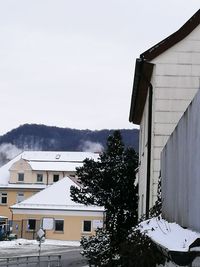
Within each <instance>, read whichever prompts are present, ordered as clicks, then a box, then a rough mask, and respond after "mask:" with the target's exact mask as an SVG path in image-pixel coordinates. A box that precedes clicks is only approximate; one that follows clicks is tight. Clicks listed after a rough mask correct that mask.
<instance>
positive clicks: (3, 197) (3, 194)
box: [0, 192, 8, 205]
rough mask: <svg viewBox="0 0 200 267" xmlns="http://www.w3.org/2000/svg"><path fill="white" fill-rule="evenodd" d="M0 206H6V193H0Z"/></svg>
mask: <svg viewBox="0 0 200 267" xmlns="http://www.w3.org/2000/svg"><path fill="white" fill-rule="evenodd" d="M0 197H1V198H0V201H1V202H0V204H3V205H5V204H7V197H8V196H7V193H4V192H1V193H0Z"/></svg>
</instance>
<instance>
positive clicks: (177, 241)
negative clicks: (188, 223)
mask: <svg viewBox="0 0 200 267" xmlns="http://www.w3.org/2000/svg"><path fill="white" fill-rule="evenodd" d="M139 229H140V231H141V232H142V233H145V234H146V235H147V236H148V237H150V238H151V239H152V240H153V241H154V242H155V243H157V244H159V245H160V246H161V247H163V248H165V249H168V250H169V251H179V252H187V251H189V246H190V245H191V244H192V243H193V242H194V241H195V240H196V239H197V238H200V233H197V232H193V231H192V230H189V229H184V228H182V227H181V226H180V225H178V224H176V223H169V222H167V221H166V220H164V219H162V218H161V217H160V216H159V217H155V218H152V219H150V220H146V221H144V222H141V223H140V224H139Z"/></svg>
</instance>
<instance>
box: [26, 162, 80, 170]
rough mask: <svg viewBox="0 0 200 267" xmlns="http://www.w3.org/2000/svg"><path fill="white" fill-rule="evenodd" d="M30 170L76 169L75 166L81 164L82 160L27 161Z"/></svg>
mask: <svg viewBox="0 0 200 267" xmlns="http://www.w3.org/2000/svg"><path fill="white" fill-rule="evenodd" d="M29 164H30V166H31V168H32V170H36V171H76V167H81V166H83V163H82V162H66V161H65V162H51V161H46V162H45V161H29Z"/></svg>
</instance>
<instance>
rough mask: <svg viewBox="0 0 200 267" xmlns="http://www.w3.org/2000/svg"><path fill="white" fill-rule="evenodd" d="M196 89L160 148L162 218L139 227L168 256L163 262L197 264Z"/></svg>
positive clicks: (199, 154)
mask: <svg viewBox="0 0 200 267" xmlns="http://www.w3.org/2000/svg"><path fill="white" fill-rule="evenodd" d="M199 114H200V90H198V92H197V94H196V95H195V97H194V99H193V100H192V102H191V103H190V105H189V106H188V108H187V109H186V111H185V112H184V114H183V116H182V117H181V119H180V120H179V122H178V124H177V126H176V127H175V129H174V131H173V132H172V134H171V135H170V137H169V139H168V141H167V143H166V145H165V147H164V148H163V150H162V152H161V181H162V183H161V184H162V188H161V192H162V218H161V217H159V218H158V217H157V218H152V219H150V220H146V221H145V222H142V223H141V231H142V232H143V233H145V234H147V235H148V236H149V237H150V238H151V239H152V240H153V242H154V243H155V244H156V245H157V246H158V247H159V248H160V249H161V251H163V252H164V255H165V256H167V257H168V258H170V259H171V262H170V263H167V264H166V265H165V266H170V267H172V266H174V267H175V266H188V267H189V266H200V254H199V251H200V220H199V218H200V210H199V208H198V207H199V203H200V194H199V188H200V176H199V174H200V150H199V145H200V117H199Z"/></svg>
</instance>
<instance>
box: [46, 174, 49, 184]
mask: <svg viewBox="0 0 200 267" xmlns="http://www.w3.org/2000/svg"><path fill="white" fill-rule="evenodd" d="M46 173H47V185H49V173H48V171H46Z"/></svg>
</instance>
